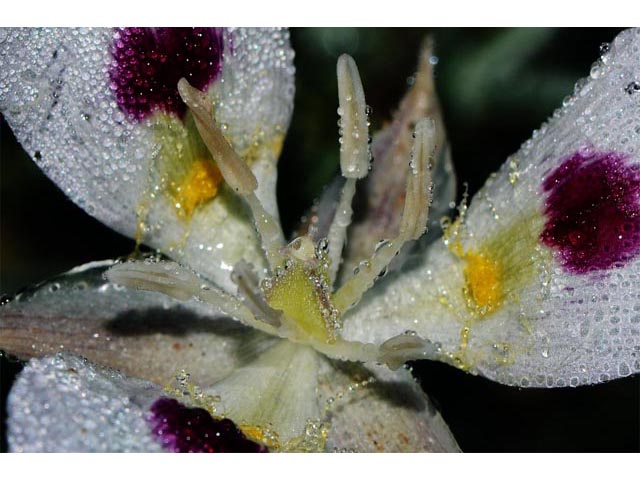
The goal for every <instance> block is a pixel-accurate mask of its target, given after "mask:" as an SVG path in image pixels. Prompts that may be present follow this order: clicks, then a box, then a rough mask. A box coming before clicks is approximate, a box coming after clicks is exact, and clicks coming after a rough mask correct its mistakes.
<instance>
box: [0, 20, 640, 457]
mask: <svg viewBox="0 0 640 480" xmlns="http://www.w3.org/2000/svg"><path fill="white" fill-rule="evenodd" d="M618 31H619V29H575V28H572V29H477V28H474V29H456V28H453V29H408V28H309V29H293V30H292V34H291V37H292V44H293V47H294V49H295V50H296V60H295V64H296V69H297V77H296V89H297V93H296V104H295V111H294V116H293V120H292V125H291V129H290V131H289V134H288V137H287V140H286V143H285V148H284V152H283V156H282V159H281V161H280V166H279V168H280V177H279V184H278V195H279V199H280V205H281V214H282V219H283V223H284V225H285V228H286V229H291V228H293V226H294V225H295V223H296V222H297V221H298V219H299V217H300V216H301V215H302V214H303V212H304V210H305V209H306V208H307V207H308V206H309V205H310V204H311V202H312V201H313V199H314V198H316V197H317V196H318V195H319V194H320V193H321V191H322V187H323V186H324V185H326V184H327V183H328V182H329V181H330V180H331V179H332V178H333V176H334V175H335V174H336V173H337V166H338V135H337V126H336V121H337V114H336V108H337V86H336V80H335V62H336V59H337V57H338V55H340V54H341V53H344V52H347V53H350V54H351V55H352V56H353V57H354V58H355V59H356V62H357V63H358V66H359V68H360V73H361V77H362V81H363V84H364V88H365V93H366V97H367V103H368V104H369V105H370V106H371V107H372V108H373V114H372V121H373V131H375V130H376V129H377V128H378V127H379V126H380V125H381V124H382V122H383V121H385V120H388V119H389V118H390V115H391V112H392V111H393V109H394V108H395V106H396V105H397V102H398V101H399V100H400V98H401V96H402V94H403V93H404V91H405V90H406V88H407V85H408V81H409V79H410V77H411V75H412V73H413V71H414V68H415V65H416V61H417V53H418V49H419V46H420V43H421V42H422V40H423V39H424V37H425V36H426V35H428V34H433V35H434V36H435V40H436V55H437V56H438V58H439V62H438V65H437V68H436V75H437V76H436V82H437V87H438V92H439V95H440V100H441V103H442V106H443V110H444V118H445V122H446V125H447V129H448V133H449V139H450V142H451V146H452V152H453V159H454V163H455V166H456V169H457V173H458V179H459V182H460V183H461V182H462V181H465V182H468V184H469V191H470V193H474V192H475V191H476V190H477V189H478V188H479V187H480V186H481V185H482V184H483V182H484V180H485V179H486V178H487V176H488V174H490V173H491V172H492V171H494V170H495V169H496V168H498V166H499V165H500V164H501V163H502V162H503V161H504V160H505V159H506V157H507V156H508V155H509V154H511V153H513V152H515V151H516V150H517V149H518V147H519V146H520V144H521V143H523V142H524V141H525V140H526V139H527V138H528V137H529V136H530V134H531V132H532V130H533V129H535V128H537V126H538V125H539V124H540V123H541V122H542V121H543V120H545V119H546V118H547V117H548V116H549V115H551V113H552V112H553V110H554V109H555V108H556V107H558V106H559V105H560V104H561V102H562V99H563V98H564V97H565V96H566V95H569V94H571V93H572V91H573V85H574V83H575V81H576V80H577V79H578V78H580V77H584V76H586V75H587V74H588V72H589V69H590V65H591V63H592V62H593V61H594V60H595V59H596V58H597V56H598V54H599V48H600V46H601V45H602V44H603V43H604V42H608V41H611V40H612V39H613V38H614V37H615V35H616V34H617V32H618ZM1 128H2V130H1V137H0V157H1V161H0V193H1V197H0V291H1V292H2V293H6V294H11V293H15V292H16V291H17V290H18V289H19V288H21V287H23V286H25V285H28V284H30V283H34V282H37V281H39V280H43V279H45V278H47V277H50V276H52V275H54V274H56V273H60V272H62V271H65V270H68V269H69V268H71V267H73V266H75V265H78V264H80V263H84V262H87V261H91V260H96V259H102V258H112V257H116V256H120V255H126V254H128V253H130V252H131V251H132V249H133V243H132V241H130V240H128V239H126V238H124V237H121V236H120V235H118V234H116V233H114V232H112V231H111V230H109V229H108V228H107V227H105V226H103V225H102V224H100V223H99V222H97V221H96V220H93V219H92V218H90V217H89V216H88V215H86V214H85V213H84V212H82V211H81V210H80V209H79V208H78V207H76V206H75V205H74V204H73V203H71V202H70V201H69V200H67V199H66V197H65V196H64V194H62V192H61V191H59V190H58V189H57V188H56V187H55V186H54V185H53V184H52V183H51V182H49V181H48V180H47V179H46V178H45V177H44V175H43V174H42V173H41V172H40V171H39V170H38V169H37V168H36V167H35V165H34V164H33V163H32V162H31V161H30V160H29V159H28V157H27V156H26V155H25V154H24V152H22V150H21V149H20V147H19V146H18V145H17V144H16V142H15V139H14V138H13V136H12V133H11V132H10V130H9V129H8V127H7V126H6V124H5V123H4V122H2V127H1ZM0 361H1V364H0V365H1V368H2V384H1V389H2V393H3V395H2V399H3V400H2V401H3V405H2V408H3V411H4V399H5V396H6V393H7V391H8V389H9V386H10V382H11V379H12V378H13V376H14V375H15V373H16V372H17V371H18V370H19V368H20V366H19V364H16V363H14V362H10V361H7V359H6V358H4V357H3V358H1V359H0ZM414 371H415V373H416V374H417V376H418V377H419V379H420V381H421V382H422V384H423V386H424V388H425V390H426V391H427V392H428V394H429V395H430V396H431V397H432V398H433V399H434V401H435V402H436V404H437V405H438V406H439V408H440V409H441V412H442V414H443V416H444V418H445V420H446V421H447V422H448V424H449V425H450V427H451V430H452V431H453V433H454V435H455V436H456V438H457V440H458V442H459V444H460V446H461V447H462V449H463V450H466V451H505V452H506V451H640V379H639V378H638V377H636V378H627V379H623V380H618V381H614V382H610V383H608V384H605V385H598V386H592V387H583V388H579V389H556V390H521V389H517V388H510V387H504V386H501V385H497V384H494V383H492V382H489V381H486V380H484V379H481V378H476V377H473V376H470V375H467V374H464V373H462V372H460V371H457V370H454V369H453V368H450V367H448V366H446V365H440V364H434V363H431V362H417V363H416V364H415V365H414ZM3 418H4V413H3ZM3 427H4V426H3ZM2 437H3V438H2V445H0V446H1V447H2V448H3V449H4V448H6V444H5V443H4V442H5V439H4V435H3V436H2Z"/></svg>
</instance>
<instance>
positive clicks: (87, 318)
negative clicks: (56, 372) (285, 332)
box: [0, 261, 271, 385]
mask: <svg viewBox="0 0 640 480" xmlns="http://www.w3.org/2000/svg"><path fill="white" fill-rule="evenodd" d="M111 265H113V262H112V261H104V262H94V263H92V264H88V265H85V266H82V267H77V268H75V269H74V270H72V271H71V272H69V273H67V274H64V275H61V276H59V277H56V278H54V279H52V280H50V281H48V282H45V283H43V284H41V285H39V286H36V287H33V288H31V289H28V290H26V291H24V292H22V293H21V294H19V295H17V296H16V297H15V298H14V299H13V300H11V301H10V302H8V303H7V304H5V305H3V306H2V307H0V349H2V350H4V351H6V352H7V353H10V354H13V355H16V356H18V357H19V358H23V359H27V358H31V357H33V356H35V357H41V356H45V355H52V354H55V353H58V352H63V351H66V352H72V353H74V354H76V355H82V356H83V357H86V358H88V359H89V360H91V361H92V362H95V363H97V364H101V365H106V366H109V367H111V368H115V369H118V370H120V371H122V372H123V373H125V374H127V375H130V376H133V377H137V378H142V379H146V380H149V381H152V382H154V383H156V384H159V385H165V384H166V383H167V382H169V381H171V380H172V379H173V378H174V376H175V375H176V374H177V373H178V372H180V371H181V370H187V371H188V372H189V373H190V374H191V377H192V379H193V381H194V382H196V383H198V384H202V385H209V384H212V383H213V382H215V381H218V380H220V379H221V378H223V377H225V376H226V375H228V374H229V373H230V372H231V371H233V370H234V369H235V368H236V367H238V366H239V365H243V364H244V363H246V362H248V361H250V360H251V359H253V358H254V357H255V356H256V355H257V354H259V353H260V352H261V351H262V350H263V349H264V348H267V347H268V346H269V345H270V343H271V340H270V339H268V338H266V337H265V336H264V335H263V334H260V333H259V332H257V331H255V330H253V329H251V328H247V327H244V326H242V325H240V324H239V323H238V322H236V321H233V320H231V319H229V318H227V317H225V316H223V315H221V314H220V313H219V312H218V311H217V310H216V309H215V307H214V306H211V305H208V304H206V303H201V302H196V301H189V302H178V301H176V300H173V299H171V298H169V297H166V296H164V295H161V294H158V293H153V292H143V291H138V290H132V289H126V288H124V287H119V286H116V285H114V284H112V283H110V282H108V281H107V280H105V279H104V277H103V275H104V272H105V271H106V270H107V269H108V268H109V267H110V266H111Z"/></svg>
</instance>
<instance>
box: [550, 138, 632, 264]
mask: <svg viewBox="0 0 640 480" xmlns="http://www.w3.org/2000/svg"><path fill="white" fill-rule="evenodd" d="M542 188H543V190H544V191H545V192H547V193H548V196H547V199H546V201H545V208H544V213H545V215H546V217H547V221H546V223H545V226H544V230H543V232H542V234H541V236H540V238H541V240H542V242H543V243H544V244H545V245H547V246H549V247H551V248H553V249H554V250H556V252H557V254H558V257H559V259H560V262H561V263H562V265H563V267H564V268H565V270H566V271H568V272H571V273H575V274H584V273H587V272H593V271H598V270H608V269H611V268H618V267H623V266H624V265H626V264H627V263H628V262H629V261H631V260H632V259H633V258H635V257H636V256H637V255H638V254H639V253H640V168H639V167H638V165H633V164H629V162H627V158H626V157H624V156H623V155H621V154H618V153H615V152H609V153H604V152H592V151H587V150H586V149H585V150H584V151H579V152H576V153H574V154H573V155H571V156H569V157H567V158H565V159H563V160H562V163H561V164H560V166H559V167H558V168H556V169H555V170H554V171H553V172H552V173H551V174H550V175H549V176H548V177H547V178H546V179H545V180H544V183H543V184H542Z"/></svg>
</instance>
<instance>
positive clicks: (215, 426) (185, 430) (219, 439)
mask: <svg viewBox="0 0 640 480" xmlns="http://www.w3.org/2000/svg"><path fill="white" fill-rule="evenodd" d="M149 422H150V423H151V428H152V431H153V433H154V434H155V435H156V436H157V438H158V440H159V441H160V442H161V443H162V446H163V447H164V448H166V449H167V450H169V451H171V452H177V453H203V452H205V453H231V452H240V453H265V452H268V449H267V447H265V446H264V445H261V444H259V443H256V442H253V441H251V440H249V439H248V438H247V437H246V436H245V435H244V434H243V433H242V432H241V431H240V430H239V429H238V427H236V425H235V424H234V423H233V422H232V421H231V420H229V419H215V418H213V417H212V416H211V415H210V414H209V412H207V411H206V410H205V409H203V408H189V407H186V406H184V405H182V404H181V403H180V402H178V401H177V400H175V399H173V398H166V397H161V398H159V399H158V400H156V401H155V402H154V403H153V405H151V415H150V417H149Z"/></svg>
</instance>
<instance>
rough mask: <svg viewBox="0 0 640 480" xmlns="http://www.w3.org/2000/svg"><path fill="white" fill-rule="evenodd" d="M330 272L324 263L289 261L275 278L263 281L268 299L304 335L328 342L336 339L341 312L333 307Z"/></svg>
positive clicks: (293, 259) (272, 306)
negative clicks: (310, 263) (310, 264)
mask: <svg viewBox="0 0 640 480" xmlns="http://www.w3.org/2000/svg"><path fill="white" fill-rule="evenodd" d="M328 278H329V277H328V272H327V269H326V267H325V266H324V265H323V264H320V265H319V266H309V265H308V264H307V262H303V261H301V260H298V259H297V258H290V259H288V260H287V262H286V264H285V267H284V268H282V269H279V271H278V272H277V273H276V275H275V277H273V278H271V279H268V280H266V281H264V282H263V291H264V296H265V299H266V300H267V303H268V304H269V306H271V308H273V309H276V310H281V311H282V312H283V313H284V315H285V316H286V317H287V318H289V319H291V320H293V321H294V322H295V323H296V326H297V327H299V329H300V330H301V331H302V332H304V333H305V334H307V335H309V336H311V337H313V338H315V339H318V340H322V341H326V342H332V341H333V340H335V335H336V333H337V327H336V325H337V317H338V313H337V311H336V310H335V308H334V307H333V305H332V304H331V298H330V291H329V281H328Z"/></svg>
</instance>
